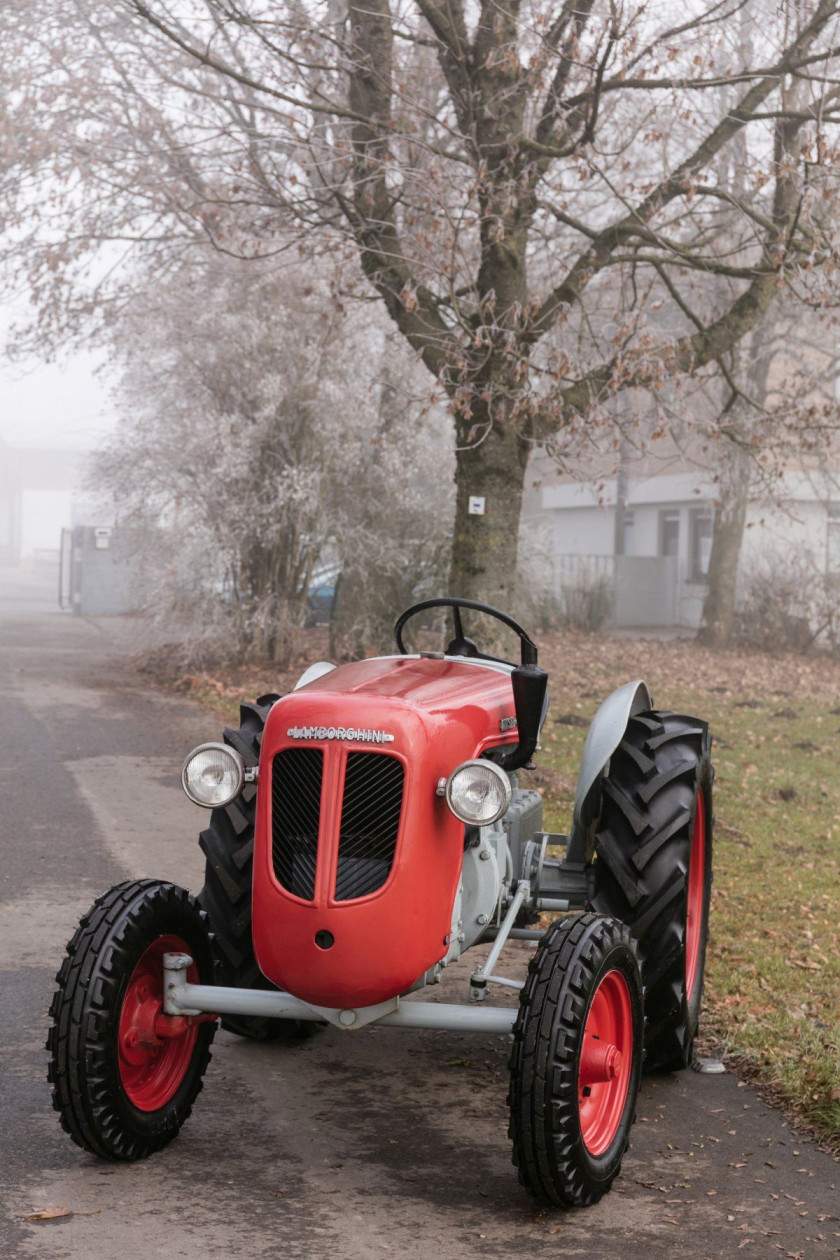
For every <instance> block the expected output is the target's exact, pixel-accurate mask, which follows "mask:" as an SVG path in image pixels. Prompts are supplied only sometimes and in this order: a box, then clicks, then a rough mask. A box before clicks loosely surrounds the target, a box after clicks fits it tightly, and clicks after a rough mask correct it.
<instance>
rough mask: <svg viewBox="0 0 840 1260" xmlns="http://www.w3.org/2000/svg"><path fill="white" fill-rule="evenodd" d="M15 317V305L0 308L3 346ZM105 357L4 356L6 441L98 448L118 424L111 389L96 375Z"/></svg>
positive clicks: (1, 419) (1, 386) (1, 403)
mask: <svg viewBox="0 0 840 1260" xmlns="http://www.w3.org/2000/svg"><path fill="white" fill-rule="evenodd" d="M14 315H15V312H14V311H13V309H12V308H11V307H9V306H5V307H0V345H4V344H5V342H6V340H7V337H8V334H9V326H10V324H11V322H12V320H13V318H14ZM103 361H104V357H103V355H101V354H98V353H87V352H84V351H77V352H75V353H70V354H66V355H64V356H62V358H61V360H60V361H59V362H57V363H44V362H42V361H40V360H38V359H35V358H32V359H29V360H28V361H26V362H23V363H18V362H13V361H12V360H11V359H10V358H9V356H8V354H7V353H5V352H4V353H2V354H0V440H1V441H3V442H5V443H6V444H7V445H8V446H11V447H16V448H27V449H30V448H32V447H37V448H39V449H44V448H51V449H56V448H59V449H62V450H66V449H72V450H77V451H87V450H91V449H93V448H94V447H95V446H97V445H98V444H99V443H100V442H101V440H102V438H103V437H104V436H105V435H106V434H107V433H109V432H110V431H111V430H112V429H113V426H114V422H115V417H114V411H113V407H112V406H111V402H110V399H109V397H108V391H107V388H106V386H105V384H104V382H103V381H102V379H101V378H100V377H98V376H97V375H96V372H97V369H99V368H101V366H102V364H103Z"/></svg>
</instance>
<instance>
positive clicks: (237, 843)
mask: <svg viewBox="0 0 840 1260" xmlns="http://www.w3.org/2000/svg"><path fill="white" fill-rule="evenodd" d="M279 699H280V697H279V696H277V695H266V696H260V698H259V699H258V700H256V701H255V702H254V703H253V704H243V705H240V708H239V717H240V726H239V729H238V730H232V729H230V728H228V729H227V730H225V732H224V741H225V743H226V744H230V746H231V748H235V749H236V751H237V752H238V753H239V754H240V755H241V757H242V759H243V760H244V762H245V765H246V766H256V765H258V764H259V759H260V745H261V744H262V736H263V730H264V728H265V721H266V718H267V717H268V712H269V709H270V708H271V706H272V705H273V704H274V702H275V700H279ZM256 812H257V789H256V787H255V786H254V785H253V784H246V786H245V788H244V790H243V792H242V794H241V796H239V797H237V799H236V800H235V801H233V802H231V804H230V805H227V806H226V807H225V808H224V809H214V810H213V811H212V812H211V814H210V823H209V826H208V827H207V828H206V830H205V831H202V833H201V836H200V837H199V844H200V845H201V848H202V850H203V852H204V856H205V857H206V859H207V863H206V866H205V875H204V887H203V888H202V890H201V892H200V893H199V894H198V900H199V903H200V905H201V907H202V909H204V910H205V911H206V913H207V915H208V917H209V919H210V925H211V927H212V930H213V946H214V950H215V954H216V983H217V984H221V985H226V986H230V987H231V988H237V989H274V988H275V986H274V985H273V984H272V983H271V982H270V981H269V980H266V978H265V976H264V975H263V974H262V972H261V971H260V969H259V967H258V965H257V960H256V958H255V957H254V942H253V937H252V932H251V881H252V878H253V870H254V829H255V823H256ZM222 1027H223V1028H224V1029H226V1030H227V1031H228V1032H232V1033H237V1034H238V1035H239V1036H240V1037H249V1038H251V1039H252V1040H254V1041H268V1040H277V1039H278V1038H281V1037H287V1038H295V1037H305V1036H308V1035H309V1032H310V1031H311V1030H310V1028H309V1025H308V1024H307V1023H304V1022H303V1021H301V1020H286V1019H266V1018H262V1017H260V1016H257V1015H225V1016H224V1017H223V1018H222Z"/></svg>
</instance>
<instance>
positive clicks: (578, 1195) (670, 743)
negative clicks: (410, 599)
mask: <svg viewBox="0 0 840 1260" xmlns="http://www.w3.org/2000/svg"><path fill="white" fill-rule="evenodd" d="M441 607H442V608H446V609H449V610H451V614H452V618H453V621H454V637H453V638H452V640H451V642H450V643H449V644H448V646H447V648H446V651H445V652H413V653H410V652H408V651H407V650H406V647H405V643H404V639H403V630H404V627H405V625H406V622H407V621H408V620H409V618H413V617H415V616H417V615H418V614H420V615H422V617H423V618H426V619H427V618H428V616H429V614H430V612H431V610H434V609H438V608H441ZM465 610H466V611H469V612H470V614H471V615H472V614H474V613H475V612H480V613H484V614H489V615H490V616H492V617H494V618H497V619H498V620H499V621H500V622H502V623H504V625H505V626H506V627H508V628H509V629H511V630H513V631H514V632H515V633H516V635H518V638H519V646H520V655H521V660H520V663H519V664H516V665H513V664H510V663H509V662H507V661H503V660H500V659H498V658H496V657H493V656H488V655H486V654H485V653H483V652H481V651H479V649H478V647H477V646H476V644H475V642H474V641H473V639H471V638H468V637H467V635H466V634H465V633H464V629H463V622H462V613H463V612H464V611H465ZM395 637H396V643H397V648H398V649H399V654H398V655H395V656H383V657H375V658H373V659H371V660H365V661H357V662H354V663H352V664H346V665H341V666H339V667H337V668H336V667H334V666H331V665H328V664H326V663H319V664H318V665H314V666H312V667H311V668H310V669H308V670H307V671H306V673H305V674H304V675H303V677H302V678H301V679H300V681H299V683H298V684H297V686H296V687H295V689H294V691H292V692H291V693H290V694H289V695H286V696H282V697H281V696H276V695H269V696H263V697H262V698H261V699H259V700H257V701H256V703H255V704H252V705H243V706H242V711H241V712H242V725H241V727H240V729H239V730H238V731H232V730H228V731H225V736H224V743H217V744H203V745H201V746H200V747H199V748H197V749H196V750H195V751H194V752H192V753H191V754H190V755H189V756H188V757H187V759H186V761H185V763H184V767H183V771H182V781H183V786H184V788H185V790H186V792H187V795H188V796H189V797H190V798H191V799H192V800H193V801H195V802H196V803H197V804H200V805H203V806H205V807H207V808H209V809H211V810H212V813H211V815H210V824H209V826H208V828H207V830H206V831H204V832H203V833H202V836H201V846H202V848H203V850H204V852H205V855H206V858H207V873H206V883H205V885H204V888H203V889H202V891H201V893H200V894H199V896H198V898H197V899H196V898H194V897H192V896H191V895H190V894H189V893H187V892H186V891H184V890H183V889H181V888H178V887H176V886H175V885H173V884H169V883H161V882H159V881H155V880H151V879H144V880H138V881H132V882H128V883H124V884H120V885H118V886H117V887H116V888H112V889H111V891H110V892H108V893H106V894H104V896H102V897H100V898H99V900H98V901H97V902H96V903H95V904H94V906H93V908H92V910H91V911H90V912H89V914H87V915H86V916H85V917H84V918H83V919H82V922H81V924H80V926H79V928H78V931H77V932H76V934H75V936H74V937H73V939H72V941H71V942H70V944H69V946H68V951H67V957H66V958H65V960H64V963H63V965H62V967H61V970H60V971H59V973H58V990H57V992H56V994H55V998H54V1000H53V1003H52V1007H51V1015H52V1021H53V1023H52V1027H51V1029H50V1033H49V1038H48V1042H47V1048H48V1050H49V1052H50V1069H49V1078H50V1081H51V1082H52V1086H53V1102H54V1105H55V1108H56V1110H57V1111H58V1112H59V1114H60V1117H61V1123H62V1125H63V1126H64V1128H65V1129H66V1130H67V1131H68V1132H69V1134H70V1136H71V1137H72V1138H73V1140H74V1141H75V1142H77V1143H78V1144H79V1145H80V1146H82V1147H84V1148H85V1149H86V1150H88V1151H91V1152H93V1153H94V1154H96V1155H99V1156H102V1157H104V1158H109V1159H125V1160H132V1159H141V1158H143V1157H144V1156H147V1155H150V1154H151V1153H152V1152H154V1151H156V1150H159V1149H160V1148H161V1147H162V1146H164V1145H165V1144H166V1143H167V1142H169V1141H170V1140H171V1139H172V1138H173V1137H175V1135H176V1134H177V1132H178V1130H179V1129H180V1127H181V1125H182V1124H183V1122H184V1120H185V1119H186V1118H187V1116H188V1115H189V1113H190V1109H191V1106H192V1103H193V1101H194V1099H195V1097H196V1095H197V1094H198V1091H199V1089H200V1088H201V1078H202V1074H203V1072H204V1070H205V1067H206V1065H207V1062H208V1060H209V1058H210V1043H211V1041H212V1039H213V1035H214V1032H215V1027H216V1022H217V1021H218V1019H219V1018H221V1021H222V1026H223V1027H225V1028H228V1029H230V1030H232V1031H233V1032H236V1033H239V1034H241V1035H243V1036H246V1037H253V1038H273V1037H278V1036H279V1035H280V1034H281V1033H282V1032H283V1031H284V1030H285V1031H290V1030H291V1031H294V1032H295V1033H300V1032H302V1031H304V1030H306V1029H308V1028H310V1027H311V1026H312V1023H313V1022H319V1023H322V1024H323V1023H327V1024H332V1025H334V1026H335V1027H336V1028H338V1029H341V1030H343V1031H346V1032H353V1031H356V1030H358V1029H360V1028H363V1027H364V1026H365V1025H367V1024H373V1023H379V1024H388V1025H393V1026H398V1027H404V1028H437V1029H454V1030H457V1031H467V1030H474V1031H476V1032H479V1033H480V1032H484V1033H495V1034H500V1033H508V1034H510V1035H511V1036H512V1053H511V1058H510V1092H509V1098H508V1101H509V1104H510V1137H511V1138H512V1141H513V1159H514V1163H515V1164H516V1165H517V1166H518V1169H519V1178H520V1181H521V1182H522V1183H523V1184H524V1185H525V1186H526V1187H527V1188H528V1189H529V1190H530V1191H531V1192H532V1193H533V1194H534V1195H535V1196H536V1197H537V1198H538V1199H539V1200H541V1201H542V1202H546V1203H550V1204H587V1203H593V1202H595V1201H596V1200H597V1199H598V1198H600V1197H601V1195H602V1194H604V1193H605V1191H607V1190H608V1189H609V1188H610V1185H611V1184H612V1182H613V1180H614V1179H615V1177H616V1176H617V1174H618V1172H619V1169H620V1166H621V1160H622V1157H623V1155H624V1152H625V1150H626V1148H627V1144H628V1140H629V1134H630V1126H631V1124H632V1122H633V1118H634V1113H635V1108H636V1096H637V1092H638V1089H639V1079H640V1075H641V1071H642V1061H643V1054H644V1058H645V1060H646V1063H647V1065H648V1066H649V1067H655V1068H660V1069H669V1070H673V1069H679V1068H684V1067H686V1066H687V1065H688V1063H689V1061H690V1058H691V1053H692V1042H693V1040H694V1036H695V1033H696V1031H697V1024H698V1018H699V1012H700V1000H701V994H702V989H703V966H704V958H705V952H706V940H707V926H708V912H709V895H710V888H711V877H712V777H713V776H712V767H711V762H710V739H709V733H708V729H707V725H706V723H705V722H703V721H700V720H698V719H695V718H690V717H683V716H678V715H676V714H673V713H666V712H661V711H657V710H654V708H653V704H652V701H651V698H650V695H649V693H648V690H647V687H646V686H645V684H644V683H643V682H632V683H628V684H627V685H626V686H624V687H622V688H620V689H619V690H618V691H616V692H614V693H613V695H611V696H610V697H609V698H608V699H607V700H606V701H605V702H604V704H602V705H601V708H600V709H599V710H598V712H597V714H596V716H595V718H594V720H593V722H592V725H591V727H590V730H589V733H588V736H587V740H586V746H585V748H584V753H583V760H582V766H581V771H580V778H579V781H578V788H577V795H576V799H575V807H574V818H573V822H572V827H571V832H570V835H569V836H565V835H551V834H547V833H546V832H544V831H543V829H542V802H541V798H540V796H539V794H538V793H537V792H535V791H532V790H529V789H528V788H524V787H520V786H519V785H518V781H517V772H518V771H521V770H526V769H527V768H529V766H530V762H531V757H532V755H533V753H534V751H535V749H536V748H537V747H538V741H539V735H540V730H541V728H542V725H543V723H544V721H545V715H546V708H547V698H546V682H547V675H546V672H545V671H544V670H543V669H541V668H540V666H539V665H538V663H537V648H536V646H535V645H534V643H533V642H532V640H531V638H530V637H529V635H528V634H527V633H526V631H525V630H523V629H522V627H521V626H519V625H518V624H517V623H516V622H515V621H513V620H512V618H510V617H508V616H507V615H506V614H504V613H501V612H499V611H497V610H496V609H492V608H489V607H488V606H486V605H483V604H478V603H476V602H475V601H471V600H466V599H452V598H447V599H436V600H427V601H425V602H423V603H421V604H416V605H415V606H414V607H412V608H410V609H409V610H408V611H407V612H406V613H404V614H403V615H402V616H401V617H400V619H399V620H398V622H397V625H396V630H395ZM558 849H559V850H560V851H561V852H562V856H558V855H557V853H556V852H555V851H556V850H558ZM545 911H548V912H560V913H561V916H562V917H560V918H558V919H556V920H555V921H554V922H553V923H552V924H551V926H550V927H549V928H548V929H547V930H543V929H542V928H540V927H539V926H534V925H535V924H537V923H538V919H539V915H540V913H541V912H545ZM512 937H513V938H517V939H527V940H533V941H534V942H535V943H536V950H535V953H534V955H533V958H532V959H531V962H530V964H529V968H528V976H527V979H526V980H525V982H524V984H523V983H522V982H519V981H516V980H510V979H506V978H504V977H502V976H500V975H498V974H497V973H496V965H497V962H498V959H499V955H500V952H501V950H502V947H503V946H504V944H505V942H506V941H507V940H509V939H510V938H512ZM473 945H482V946H488V945H489V954H488V955H487V957H486V958H485V959H484V960H483V961H481V962H479V963H478V965H477V966H476V968H475V970H474V972H473V974H472V977H471V980H470V992H469V998H470V1001H469V1002H468V1003H464V1004H462V1005H458V1004H451V1003H444V1002H431V1001H418V1000H416V999H415V1000H412V996H411V995H412V994H414V993H416V992H417V991H418V990H420V989H422V988H424V987H425V986H427V985H433V984H436V983H437V982H438V980H439V979H440V976H441V974H442V972H443V970H444V969H445V968H446V967H447V966H448V965H449V964H451V963H453V962H454V961H455V960H456V959H457V958H459V957H460V955H461V954H462V953H463V952H464V951H465V950H466V949H469V948H470V946H473ZM495 985H507V986H509V987H510V988H513V989H519V990H520V994H519V998H520V1000H519V1006H518V1009H514V1008H511V1007H509V1006H494V1005H492V1004H491V1003H489V1002H487V1001H486V998H487V996H488V994H489V992H490V991H491V988H492V986H495Z"/></svg>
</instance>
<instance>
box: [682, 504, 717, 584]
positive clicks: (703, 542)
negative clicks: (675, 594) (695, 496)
mask: <svg viewBox="0 0 840 1260" xmlns="http://www.w3.org/2000/svg"><path fill="white" fill-rule="evenodd" d="M712 524H713V518H712V512H711V509H710V508H692V509H691V512H690V514H689V518H688V528H689V549H690V554H689V578H688V580H689V582H705V581H706V579H707V577H708V576H709V557H710V556H711V554H712Z"/></svg>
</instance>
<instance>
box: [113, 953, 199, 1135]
mask: <svg viewBox="0 0 840 1260" xmlns="http://www.w3.org/2000/svg"><path fill="white" fill-rule="evenodd" d="M189 952H190V948H189V946H188V945H187V944H186V942H185V941H183V940H181V938H180V936H159V937H158V938H157V940H156V941H155V942H154V943H153V944H152V945H150V946H149V948H148V949H147V950H146V951H145V953H144V954H143V955H142V957H141V958H140V960H139V962H138V963H137V966H136V967H135V968H134V970H133V971H132V973H131V979H130V980H129V982H128V988H127V989H126V992H125V997H124V999H123V1004H122V1010H121V1011H120V1027H119V1033H118V1057H119V1069H120V1080H121V1081H122V1087H123V1089H124V1090H125V1093H126V1096H127V1098H128V1100H129V1102H131V1103H132V1104H133V1105H134V1106H135V1107H136V1108H137V1109H138V1111H157V1110H159V1108H161V1107H164V1106H166V1104H167V1103H168V1102H169V1101H170V1100H171V1099H172V1098H174V1097H175V1095H176V1094H177V1092H178V1089H179V1087H180V1085H181V1083H182V1081H183V1079H184V1077H185V1076H186V1074H187V1069H188V1068H189V1066H190V1060H191V1059H192V1055H193V1050H194V1048H195V1042H196V1037H197V1036H198V1026H197V1024H195V1023H193V1022H191V1021H189V1020H185V1019H184V1018H183V1017H173V1016H171V1015H164V1013H163V955H164V954H188V953H189ZM187 979H188V980H189V981H190V983H191V984H197V983H198V968H197V967H196V965H195V963H193V965H192V966H191V967H190V968H189V970H188V972H187Z"/></svg>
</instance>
